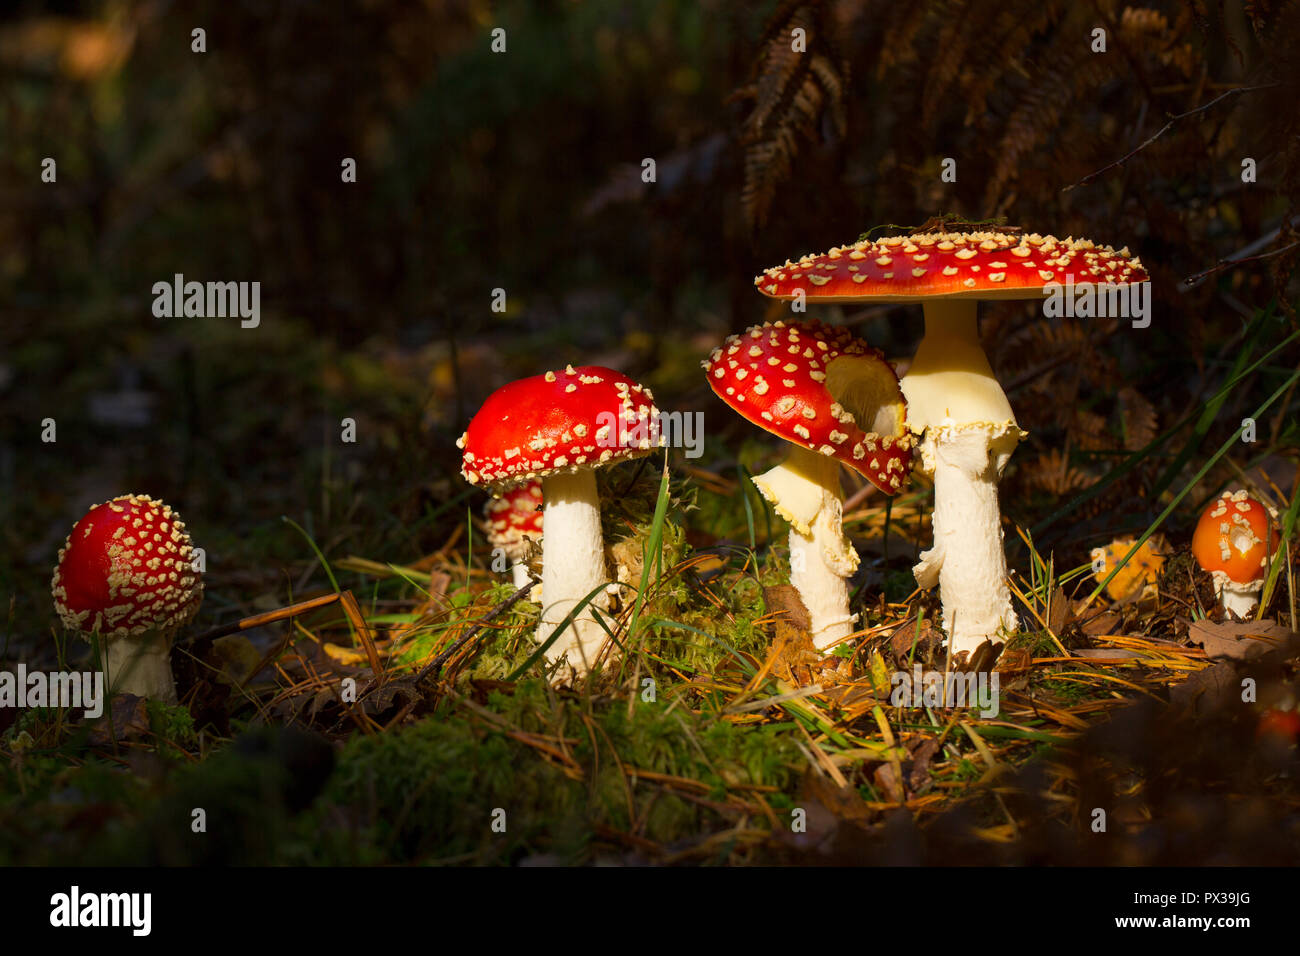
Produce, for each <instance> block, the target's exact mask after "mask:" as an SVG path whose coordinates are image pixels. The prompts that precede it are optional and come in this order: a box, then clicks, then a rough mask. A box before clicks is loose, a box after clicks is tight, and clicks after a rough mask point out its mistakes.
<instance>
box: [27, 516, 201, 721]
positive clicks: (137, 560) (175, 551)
mask: <svg viewBox="0 0 1300 956" xmlns="http://www.w3.org/2000/svg"><path fill="white" fill-rule="evenodd" d="M193 559H194V549H193V547H192V545H191V544H190V536H189V535H188V534H187V533H186V531H185V522H183V521H181V520H180V516H179V515H177V514H176V512H174V511H172V509H171V508H170V507H169V506H168V505H165V504H163V503H162V502H161V501H157V500H155V499H153V498H150V497H148V496H147V495H123V496H121V497H119V498H114V499H113V500H112V501H107V502H105V503H104V504H102V505H96V506H95V507H94V508H91V509H90V510H89V511H88V512H86V514H85V516H84V517H83V518H82V519H81V520H80V521H78V522H77V523H76V525H74V526H73V528H72V533H71V534H70V535H68V538H67V540H66V541H65V542H64V544H63V547H62V548H60V549H59V562H58V564H57V565H56V566H55V568H54V579H53V580H52V581H51V584H50V589H51V591H52V593H53V595H54V609H55V610H56V611H57V612H58V614H59V617H60V618H62V620H63V625H64V627H66V628H68V629H69V630H73V631H78V632H80V633H81V634H82V635H84V636H86V637H89V636H91V635H93V634H98V635H99V637H100V639H101V640H102V641H103V642H104V651H103V655H104V662H103V663H104V670H105V672H106V676H107V680H108V682H109V686H110V687H112V689H113V690H114V692H116V693H126V694H135V695H136V696H138V697H150V698H153V699H155V700H162V701H165V702H167V703H172V704H174V703H176V684H175V682H174V681H173V680H172V670H171V641H172V638H173V636H175V634H176V631H177V630H178V629H180V627H182V626H183V625H184V624H186V623H188V622H189V621H190V619H191V618H193V617H194V615H195V614H196V613H197V612H198V609H199V605H200V604H201V603H202V601H203V582H202V581H200V580H199V574H198V572H197V571H195V570H194V567H193Z"/></svg>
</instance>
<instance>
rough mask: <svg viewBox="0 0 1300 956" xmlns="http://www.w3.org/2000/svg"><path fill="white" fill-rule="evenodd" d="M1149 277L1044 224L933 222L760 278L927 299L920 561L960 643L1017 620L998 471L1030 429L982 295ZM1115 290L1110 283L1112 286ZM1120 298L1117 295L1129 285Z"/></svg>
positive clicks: (828, 293) (913, 379)
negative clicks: (985, 227) (998, 363)
mask: <svg viewBox="0 0 1300 956" xmlns="http://www.w3.org/2000/svg"><path fill="white" fill-rule="evenodd" d="M1147 280H1148V276H1147V273H1146V271H1145V270H1144V269H1143V267H1142V264H1141V262H1140V261H1139V260H1138V259H1137V258H1136V257H1135V256H1132V255H1130V253H1129V251H1128V249H1127V248H1125V249H1120V250H1115V249H1112V248H1111V247H1109V246H1101V245H1097V244H1095V243H1093V242H1091V241H1088V240H1086V239H1073V238H1069V239H1058V238H1056V237H1055V236H1043V235H1038V234H1037V233H1033V234H1029V235H1023V234H1019V233H1004V232H966V233H962V232H930V233H914V234H912V235H905V236H889V237H886V238H882V239H879V240H876V241H874V242H873V241H868V240H861V241H859V242H856V243H853V244H852V245H847V246H840V247H837V248H835V249H831V250H830V251H829V252H827V253H824V254H823V255H817V256H813V255H808V256H803V257H802V258H800V259H799V260H798V261H797V262H790V261H787V262H786V263H785V264H784V265H780V266H775V267H773V268H771V269H768V270H767V271H766V272H764V273H763V274H762V275H760V276H758V277H757V278H755V279H754V284H755V285H756V286H757V287H758V289H759V290H760V291H761V292H762V293H763V294H764V295H767V296H770V297H772V298H775V299H785V300H789V299H796V298H799V297H802V298H803V299H804V301H805V302H807V303H808V304H810V305H811V304H816V303H822V304H831V305H845V304H851V303H866V302H918V303H921V304H922V306H923V308H924V312H925V337H924V338H923V339H922V341H921V344H920V347H919V348H918V349H917V352H916V357H915V359H914V360H913V361H912V365H911V367H910V368H909V369H908V372H907V374H906V375H905V376H903V380H902V388H903V394H904V395H905V396H907V416H908V426H909V427H910V428H911V429H912V431H913V432H914V433H916V434H917V435H922V433H924V437H923V438H922V440H921V442H920V445H919V451H920V456H919V457H920V461H919V467H920V469H921V470H922V471H923V472H924V473H925V474H927V475H932V476H933V478H934V515H933V523H934V547H932V548H931V549H930V550H928V551H926V552H924V553H923V554H922V555H921V560H920V562H919V563H918V564H917V565H916V567H915V568H914V572H915V575H916V579H917V583H919V584H920V585H921V586H922V587H926V588H930V587H934V586H935V585H936V584H937V585H938V586H939V590H940V595H941V598H942V601H943V626H944V630H946V631H947V632H948V636H949V643H950V648H951V650H952V651H953V652H954V653H960V652H967V653H969V652H972V651H974V650H975V648H977V647H978V646H979V645H980V644H981V643H982V642H983V641H984V640H985V639H987V638H990V637H994V636H996V635H997V634H998V632H999V631H1000V630H1006V631H1014V630H1015V629H1016V628H1017V626H1018V621H1017V619H1016V614H1015V611H1014V610H1013V608H1012V604H1011V593H1010V589H1009V588H1008V586H1007V581H1006V577H1007V565H1006V556H1005V553H1004V551H1003V543H1002V522H1001V513H1000V510H999V507H998V495H997V492H998V489H997V483H998V478H999V477H1000V475H1001V474H1002V469H1003V468H1004V467H1005V465H1006V462H1007V460H1008V459H1009V458H1010V457H1011V453H1012V452H1013V451H1014V450H1015V447H1016V445H1017V444H1018V443H1019V442H1020V440H1021V439H1022V438H1023V437H1024V435H1025V433H1024V432H1023V431H1022V430H1021V429H1020V427H1019V426H1018V425H1017V423H1016V418H1015V415H1014V414H1013V413H1012V411H1011V404H1010V402H1008V401H1007V397H1006V395H1005V393H1004V392H1003V391H1002V388H1001V386H1000V385H999V384H998V381H997V379H996V377H995V376H994V375H993V370H992V368H991V367H990V366H989V361H988V358H987V356H986V355H985V354H984V349H983V346H982V345H981V344H980V338H979V329H978V324H977V319H978V316H977V312H976V306H977V304H978V302H979V301H980V300H981V299H1008V298H1010V299H1041V298H1043V297H1044V295H1045V294H1046V293H1047V292H1048V291H1049V290H1050V289H1052V288H1061V287H1064V286H1067V285H1068V284H1069V283H1070V282H1073V284H1074V287H1075V288H1076V289H1079V290H1082V291H1085V292H1086V291H1088V289H1089V288H1093V289H1095V288H1097V287H1101V286H1103V285H1111V286H1117V287H1123V286H1130V285H1136V284H1138V283H1143V282H1146V281H1147ZM1107 294H1109V293H1107ZM1117 298H1118V296H1117Z"/></svg>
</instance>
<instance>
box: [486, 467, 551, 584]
mask: <svg viewBox="0 0 1300 956" xmlns="http://www.w3.org/2000/svg"><path fill="white" fill-rule="evenodd" d="M541 509H542V483H541V482H540V481H530V482H527V483H525V484H522V485H519V486H518V487H515V488H509V489H507V490H505V491H503V492H501V494H500V495H499V496H498V497H493V498H489V499H488V500H487V502H486V503H485V504H484V505H483V518H484V520H485V521H486V522H487V528H488V531H487V540H488V544H490V545H491V546H492V547H494V548H500V549H501V550H502V551H503V552H504V553H505V556H506V557H507V558H509V559H510V574H511V580H512V581H513V582H514V585H515V587H516V588H521V587H523V586H524V585H525V584H527V583H528V565H526V564H525V563H524V557H525V556H526V555H527V552H528V541H529V539H531V540H532V541H534V542H538V541H541V540H542V510H541ZM540 591H541V588H533V592H532V600H538V599H539V598H540V597H541V595H540V593H539V592H540Z"/></svg>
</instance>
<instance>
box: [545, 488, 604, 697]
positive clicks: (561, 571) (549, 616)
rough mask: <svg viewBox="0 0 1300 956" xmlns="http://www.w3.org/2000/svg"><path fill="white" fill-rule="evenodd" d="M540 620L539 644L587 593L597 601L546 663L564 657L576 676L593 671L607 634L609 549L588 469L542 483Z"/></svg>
mask: <svg viewBox="0 0 1300 956" xmlns="http://www.w3.org/2000/svg"><path fill="white" fill-rule="evenodd" d="M542 497H543V500H544V501H545V511H544V512H543V517H542V523H543V527H545V529H546V533H545V534H544V535H543V536H542V593H543V594H544V595H545V600H544V601H543V602H542V619H541V623H540V624H539V625H538V627H537V640H538V641H545V640H547V639H548V638H549V637H550V636H551V635H552V634H554V633H555V631H556V629H557V628H558V627H559V626H560V625H561V624H563V623H564V619H565V618H566V617H567V616H568V615H569V614H570V613H572V612H573V610H574V608H576V607H577V606H578V605H579V604H581V603H582V602H583V601H584V600H585V599H586V598H587V596H588V595H589V594H591V593H592V592H593V591H594V592H596V594H595V597H593V598H592V599H591V601H590V602H589V603H587V604H585V605H584V606H583V607H582V609H581V610H580V611H578V612H577V613H576V615H575V616H574V619H573V621H572V622H570V624H569V626H568V627H567V628H566V629H565V633H563V634H561V635H560V636H559V637H558V638H556V640H555V643H553V644H552V645H551V646H550V647H549V648H547V650H546V659H547V660H548V661H552V662H553V661H557V660H559V659H560V658H562V657H564V656H565V655H567V656H568V663H569V666H570V667H571V668H573V670H574V671H575V672H576V673H578V674H585V673H587V672H588V671H589V670H591V665H592V663H593V662H594V661H595V659H596V653H597V651H599V650H600V646H601V644H603V643H604V641H605V638H606V637H607V636H608V635H607V634H606V632H605V629H604V627H602V626H601V625H600V623H598V621H597V619H596V615H597V614H599V612H600V609H603V608H605V607H607V606H608V604H607V602H608V598H607V596H606V594H605V590H604V587H605V584H606V583H607V581H608V580H609V578H608V575H607V574H606V573H605V545H604V541H603V539H602V537H601V533H600V498H599V496H598V494H597V491H596V475H595V473H594V472H593V471H591V470H590V469H582V470H579V471H577V472H574V473H573V474H565V473H561V474H553V475H548V476H546V477H545V478H543V479H542Z"/></svg>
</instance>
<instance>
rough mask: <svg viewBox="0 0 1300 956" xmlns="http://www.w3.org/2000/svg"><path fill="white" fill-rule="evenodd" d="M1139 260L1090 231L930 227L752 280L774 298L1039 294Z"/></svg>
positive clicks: (1142, 273)
mask: <svg viewBox="0 0 1300 956" xmlns="http://www.w3.org/2000/svg"><path fill="white" fill-rule="evenodd" d="M1148 278H1149V277H1148V275H1147V273H1146V270H1145V269H1144V268H1143V267H1142V263H1141V260H1139V259H1138V258H1137V257H1136V256H1133V255H1131V254H1130V253H1129V251H1128V248H1127V247H1125V248H1123V249H1120V250H1118V251H1117V250H1115V249H1112V248H1111V247H1110V246H1100V245H1097V244H1096V243H1093V242H1091V241H1089V240H1087V239H1073V238H1068V239H1058V238H1056V237H1055V236H1040V235H1039V234H1037V233H1031V234H1029V235H1021V234H1018V233H1005V232H928V233H914V234H912V235H907V236H887V237H885V238H882V239H878V240H875V241H869V240H861V241H859V242H855V243H853V244H851V245H847V246H839V247H837V248H835V249H832V250H830V252H826V253H823V254H822V255H817V256H813V255H808V256H803V257H802V258H800V259H799V260H798V261H795V262H790V261H787V262H786V263H785V264H784V265H780V266H773V267H772V268H771V269H768V270H766V271H765V272H764V273H763V274H762V275H760V276H757V277H756V278H755V279H754V285H756V286H758V288H759V290H760V291H762V292H763V293H764V294H765V295H768V296H771V297H772V298H774V299H793V298H795V297H796V294H797V292H798V291H799V290H802V292H803V294H804V296H805V300H806V301H808V302H844V303H848V302H919V301H922V300H925V299H930V298H955V299H962V298H965V299H1000V298H1006V299H1028V298H1040V297H1042V295H1043V289H1044V286H1046V285H1047V284H1048V283H1058V284H1062V285H1064V284H1065V283H1066V282H1067V281H1071V280H1072V281H1073V282H1074V284H1075V285H1076V286H1080V285H1088V284H1103V283H1109V284H1111V285H1116V286H1119V285H1128V284H1131V283H1137V282H1146V281H1148Z"/></svg>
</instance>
